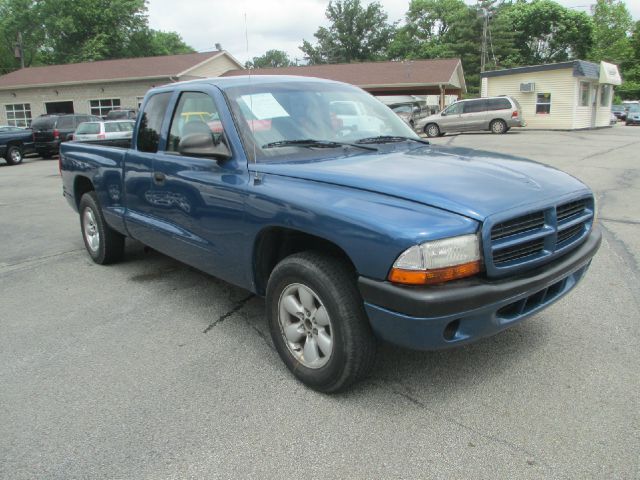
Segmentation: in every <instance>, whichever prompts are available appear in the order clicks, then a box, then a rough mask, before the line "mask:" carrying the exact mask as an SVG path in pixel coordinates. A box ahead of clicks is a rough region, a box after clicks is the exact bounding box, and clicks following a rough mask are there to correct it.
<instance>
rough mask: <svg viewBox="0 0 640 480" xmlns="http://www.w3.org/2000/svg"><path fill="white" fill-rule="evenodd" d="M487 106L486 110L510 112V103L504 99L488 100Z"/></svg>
mask: <svg viewBox="0 0 640 480" xmlns="http://www.w3.org/2000/svg"><path fill="white" fill-rule="evenodd" d="M487 104H488V105H487V108H488V110H511V102H510V101H509V100H507V99H506V98H490V99H489V100H487Z"/></svg>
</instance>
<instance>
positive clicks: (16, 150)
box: [4, 145, 24, 165]
mask: <svg viewBox="0 0 640 480" xmlns="http://www.w3.org/2000/svg"><path fill="white" fill-rule="evenodd" d="M4 158H5V160H6V161H7V163H8V164H9V165H18V164H19V163H22V160H24V157H23V155H22V149H21V148H20V147H18V146H16V145H11V146H10V147H9V148H8V149H7V153H6V154H5V156H4Z"/></svg>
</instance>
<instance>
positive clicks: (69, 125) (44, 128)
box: [31, 114, 101, 158]
mask: <svg viewBox="0 0 640 480" xmlns="http://www.w3.org/2000/svg"><path fill="white" fill-rule="evenodd" d="M99 121H101V119H100V117H96V116H94V115H83V114H63V115H41V116H39V117H37V118H35V119H34V120H33V121H32V122H31V129H32V130H33V141H34V144H35V145H34V146H35V149H36V151H37V152H38V155H40V156H41V157H42V158H51V157H52V156H53V155H56V154H57V153H58V150H59V149H60V144H61V143H62V142H64V141H66V140H68V139H70V136H71V134H72V133H73V132H75V130H76V128H78V125H80V124H81V123H82V122H99Z"/></svg>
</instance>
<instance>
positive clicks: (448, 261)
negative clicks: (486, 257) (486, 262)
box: [389, 235, 480, 285]
mask: <svg viewBox="0 0 640 480" xmlns="http://www.w3.org/2000/svg"><path fill="white" fill-rule="evenodd" d="M479 271H480V242H479V240H478V236H477V235H462V236H459V237H451V238H445V239H442V240H434V241H432V242H426V243H423V244H421V245H415V246H413V247H411V248H409V249H407V250H405V251H404V252H403V253H402V254H401V255H400V256H399V257H398V259H397V260H396V261H395V263H394V264H393V267H392V268H391V272H390V273H389V281H391V282H393V283H402V284H405V285H429V284H435V283H442V282H448V281H450V280H456V279H458V278H464V277H469V276H471V275H475V274H476V273H478V272H479Z"/></svg>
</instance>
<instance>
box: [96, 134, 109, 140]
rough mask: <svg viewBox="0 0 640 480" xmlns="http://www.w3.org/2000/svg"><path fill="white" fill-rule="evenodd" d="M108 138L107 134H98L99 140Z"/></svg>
mask: <svg viewBox="0 0 640 480" xmlns="http://www.w3.org/2000/svg"><path fill="white" fill-rule="evenodd" d="M106 138H107V136H106V135H105V134H104V133H99V134H98V140H104V139H106Z"/></svg>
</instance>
